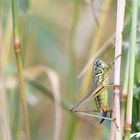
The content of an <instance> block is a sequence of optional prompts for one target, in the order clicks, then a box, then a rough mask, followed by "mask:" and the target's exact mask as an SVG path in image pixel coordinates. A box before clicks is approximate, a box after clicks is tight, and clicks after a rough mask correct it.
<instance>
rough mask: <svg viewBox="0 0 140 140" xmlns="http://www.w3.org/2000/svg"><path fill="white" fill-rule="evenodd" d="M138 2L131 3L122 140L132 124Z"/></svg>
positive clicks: (128, 135) (128, 136)
mask: <svg viewBox="0 0 140 140" xmlns="http://www.w3.org/2000/svg"><path fill="white" fill-rule="evenodd" d="M138 5H139V4H138V0H135V1H132V24H131V38H130V44H131V45H130V57H129V86H128V98H127V108H126V124H125V136H124V139H125V140H128V139H130V133H131V124H132V105H133V86H134V71H135V49H136V31H137V30H133V29H135V28H136V27H137V18H138Z"/></svg>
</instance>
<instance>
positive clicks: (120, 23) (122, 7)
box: [110, 0, 125, 140]
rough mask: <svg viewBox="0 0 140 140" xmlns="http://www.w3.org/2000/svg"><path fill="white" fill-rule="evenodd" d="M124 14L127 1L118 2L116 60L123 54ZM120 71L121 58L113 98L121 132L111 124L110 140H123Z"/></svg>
mask: <svg viewBox="0 0 140 140" xmlns="http://www.w3.org/2000/svg"><path fill="white" fill-rule="evenodd" d="M124 12H125V0H118V1H117V20H116V22H117V23H116V43H115V58H116V57H117V56H119V55H121V53H122V32H123V25H124ZM120 70H121V56H120V57H118V59H116V60H115V64H114V85H115V87H114V98H113V113H112V118H116V123H117V125H118V127H119V131H116V133H115V128H114V125H113V122H111V136H110V139H111V140H114V136H115V139H116V140H121V139H122V137H121V125H120V124H121V123H120V90H119V85H120Z"/></svg>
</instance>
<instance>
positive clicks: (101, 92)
mask: <svg viewBox="0 0 140 140" xmlns="http://www.w3.org/2000/svg"><path fill="white" fill-rule="evenodd" d="M118 57H120V55H119V56H117V57H116V58H118ZM116 58H115V59H116ZM115 59H114V61H115ZM114 61H113V62H112V63H111V64H107V63H105V62H104V61H103V60H101V59H96V61H95V63H94V65H93V75H94V86H93V87H92V89H91V90H90V91H89V93H88V94H87V95H86V96H85V97H84V98H83V99H82V100H81V101H80V102H79V103H78V104H76V105H75V106H74V107H73V108H72V109H71V111H72V112H78V113H81V114H84V115H89V116H94V117H98V118H101V121H100V124H101V123H102V122H103V121H104V120H105V119H106V120H115V119H111V114H112V110H111V109H109V105H108V96H109V95H108V94H109V92H108V87H109V86H114V85H113V84H110V83H109V73H110V71H111V70H112V66H113V64H114ZM92 99H95V102H96V106H97V110H87V111H81V110H80V108H81V107H82V106H83V105H85V104H86V103H87V102H89V101H90V100H92ZM87 112H99V113H102V114H103V116H97V115H90V114H87ZM108 112H109V113H110V118H107V113H108ZM115 125H116V124H115ZM116 126H117V125H116Z"/></svg>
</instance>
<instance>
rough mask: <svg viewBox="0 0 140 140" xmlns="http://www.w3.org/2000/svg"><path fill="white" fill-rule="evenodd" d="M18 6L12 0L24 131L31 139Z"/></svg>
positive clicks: (27, 138) (28, 138)
mask: <svg viewBox="0 0 140 140" xmlns="http://www.w3.org/2000/svg"><path fill="white" fill-rule="evenodd" d="M17 9H18V7H17V0H12V15H13V33H14V46H13V47H14V51H15V56H16V62H17V69H18V80H19V93H20V99H21V105H22V111H23V125H24V133H25V139H26V140H30V132H29V118H28V110H27V105H26V97H25V86H24V73H23V60H22V53H21V46H20V35H19V22H18V10H17Z"/></svg>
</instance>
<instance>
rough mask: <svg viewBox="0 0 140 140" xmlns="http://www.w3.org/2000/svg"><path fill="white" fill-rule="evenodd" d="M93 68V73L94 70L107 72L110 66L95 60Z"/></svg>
mask: <svg viewBox="0 0 140 140" xmlns="http://www.w3.org/2000/svg"><path fill="white" fill-rule="evenodd" d="M94 67H95V71H96V69H102V70H104V71H107V70H109V69H110V65H109V64H106V63H105V62H104V61H102V60H101V59H97V60H96V61H95V63H94Z"/></svg>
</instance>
